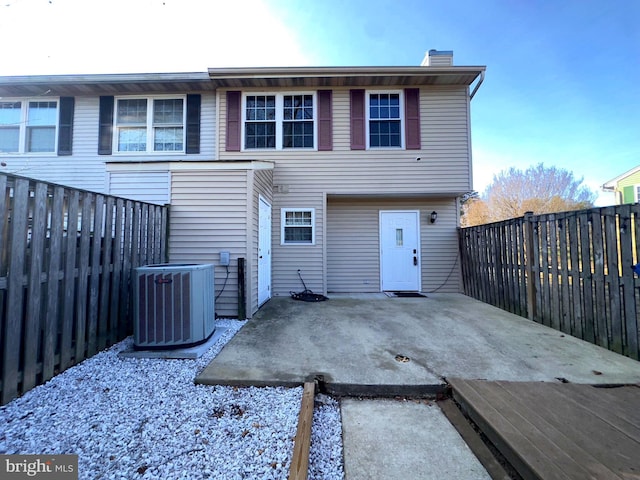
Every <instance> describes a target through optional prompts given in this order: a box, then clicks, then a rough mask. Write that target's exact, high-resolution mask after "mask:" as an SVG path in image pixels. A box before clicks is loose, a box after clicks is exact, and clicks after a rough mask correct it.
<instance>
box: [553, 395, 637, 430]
mask: <svg viewBox="0 0 640 480" xmlns="http://www.w3.org/2000/svg"><path fill="white" fill-rule="evenodd" d="M562 387H564V388H562ZM556 388H559V389H560V390H565V391H568V392H571V396H570V397H567V398H569V399H570V400H571V401H572V402H575V403H579V404H580V405H582V406H583V408H585V409H586V410H588V411H589V412H590V413H591V414H592V415H596V416H598V417H599V418H601V419H602V420H604V421H606V422H608V423H609V424H611V425H613V426H615V427H616V428H618V429H619V430H621V431H625V432H627V435H629V436H630V437H631V438H635V439H636V440H639V441H640V388H638V387H618V388H596V387H589V388H585V386H584V385H575V384H567V385H556ZM603 404H606V408H602V405H603Z"/></svg>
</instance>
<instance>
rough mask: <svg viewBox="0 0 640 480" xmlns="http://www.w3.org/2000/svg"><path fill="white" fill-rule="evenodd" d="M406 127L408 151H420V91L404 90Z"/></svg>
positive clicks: (413, 89)
mask: <svg viewBox="0 0 640 480" xmlns="http://www.w3.org/2000/svg"><path fill="white" fill-rule="evenodd" d="M404 125H405V142H406V146H407V150H420V148H421V145H420V89H418V88H406V89H405V90H404Z"/></svg>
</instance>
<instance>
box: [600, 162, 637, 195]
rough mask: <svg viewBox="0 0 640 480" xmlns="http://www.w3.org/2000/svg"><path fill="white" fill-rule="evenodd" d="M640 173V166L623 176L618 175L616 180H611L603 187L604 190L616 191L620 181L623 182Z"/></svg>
mask: <svg viewBox="0 0 640 480" xmlns="http://www.w3.org/2000/svg"><path fill="white" fill-rule="evenodd" d="M637 172H640V165H638V166H637V167H634V168H632V169H631V170H629V171H626V172H624V173H623V174H622V175H618V176H617V177H615V178H612V179H611V180H609V181H608V182H606V183H605V184H603V185H602V189H603V190H615V189H616V187H617V185H618V182H619V181H620V180H623V179H624V178H626V177H628V176H630V175H633V174H634V173H637Z"/></svg>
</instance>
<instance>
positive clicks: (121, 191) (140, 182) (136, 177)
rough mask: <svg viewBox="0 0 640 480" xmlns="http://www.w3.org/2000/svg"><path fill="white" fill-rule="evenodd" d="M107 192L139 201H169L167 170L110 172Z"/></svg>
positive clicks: (158, 202) (161, 202)
mask: <svg viewBox="0 0 640 480" xmlns="http://www.w3.org/2000/svg"><path fill="white" fill-rule="evenodd" d="M109 193H110V194H111V195H115V196H118V197H125V198H131V199H133V200H138V201H141V202H148V203H155V204H158V205H165V204H167V203H169V172H168V171H160V172H147V171H145V172H135V171H133V172H111V173H109Z"/></svg>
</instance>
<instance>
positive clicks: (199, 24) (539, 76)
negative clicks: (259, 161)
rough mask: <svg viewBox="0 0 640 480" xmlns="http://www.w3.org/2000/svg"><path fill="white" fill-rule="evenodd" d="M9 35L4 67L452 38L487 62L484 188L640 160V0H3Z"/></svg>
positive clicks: (23, 70)
mask: <svg viewBox="0 0 640 480" xmlns="http://www.w3.org/2000/svg"><path fill="white" fill-rule="evenodd" d="M0 45H2V46H3V47H2V49H0V75H23V74H79V73H116V72H173V71H206V69H207V68H209V67H225V66H247V67H253V66H290V65H291V66H293V65H322V66H324V65H329V66H330V65H342V66H344V65H418V64H419V63H420V62H421V61H422V59H423V57H424V54H425V52H426V51H427V50H429V49H431V48H436V49H439V50H453V51H454V64H455V65H486V66H487V75H486V79H485V81H484V84H483V85H482V87H481V88H480V90H479V92H478V94H477V95H476V96H475V98H474V99H473V101H472V106H471V111H472V117H471V121H472V141H473V155H474V180H475V184H474V187H475V189H476V190H479V191H482V190H483V189H484V188H485V187H486V185H487V184H488V183H489V182H490V181H491V178H492V176H493V175H494V174H495V173H498V172H499V171H500V170H503V169H506V168H509V167H512V166H514V167H518V168H522V169H525V168H527V167H528V166H530V165H533V164H537V163H539V162H544V163H545V164H546V165H549V166H551V165H553V166H557V167H561V168H565V169H568V170H571V171H572V172H573V173H574V174H575V175H576V177H584V179H585V182H586V183H587V184H588V185H589V186H590V187H591V188H594V189H596V188H598V187H599V186H600V185H602V184H603V183H604V182H605V181H607V180H609V179H611V178H613V177H615V176H617V175H618V174H620V173H623V172H625V171H627V170H629V169H631V168H633V167H635V166H637V165H639V164H640V0H613V1H605V0H599V1H594V0H579V1H578V0H565V1H563V0H555V1H551V0H537V1H536V0H489V1H480V0H456V1H451V2H448V1H442V0H437V1H435V0H395V1H393V0H322V1H311V0H300V1H296V0H235V1H233V2H232V1H217V0H3V1H2V2H0ZM7 45H11V47H10V48H7V47H6V46H7ZM541 181H542V179H541ZM612 201H613V198H612V197H611V196H609V195H607V194H605V195H601V196H600V198H599V200H598V203H599V204H602V205H604V204H608V203H611V202H612Z"/></svg>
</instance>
